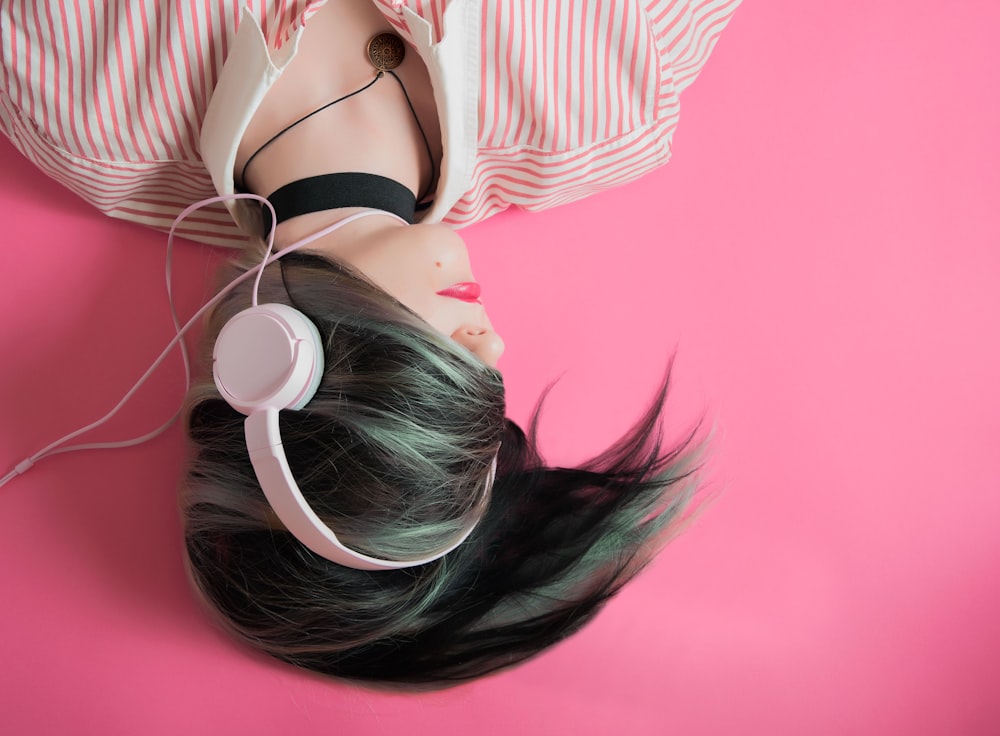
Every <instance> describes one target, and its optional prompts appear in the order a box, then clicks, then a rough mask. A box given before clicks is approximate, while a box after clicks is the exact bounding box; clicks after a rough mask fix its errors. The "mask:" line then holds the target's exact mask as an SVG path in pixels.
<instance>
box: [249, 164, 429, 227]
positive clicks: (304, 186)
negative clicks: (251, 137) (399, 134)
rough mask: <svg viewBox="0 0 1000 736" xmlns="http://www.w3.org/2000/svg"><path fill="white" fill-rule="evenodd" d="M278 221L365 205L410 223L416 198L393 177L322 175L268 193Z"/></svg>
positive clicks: (266, 212)
mask: <svg viewBox="0 0 1000 736" xmlns="http://www.w3.org/2000/svg"><path fill="white" fill-rule="evenodd" d="M267 199H268V201H270V203H271V205H272V206H273V207H274V211H275V213H276V214H277V217H278V222H279V223H282V222H284V221H285V220H290V219H292V218H293V217H298V216H299V215H308V214H309V213H310V212H321V211H323V210H333V209H338V208H340V207H366V208H369V209H375V210H384V211H385V212H391V213H392V214H394V215H396V216H397V217H400V218H402V219H403V220H405V221H406V222H408V223H409V224H411V225H412V224H413V222H414V220H415V217H414V215H415V213H416V206H417V198H416V197H415V196H414V195H413V192H411V191H410V190H409V189H407V188H406V187H405V186H403V185H402V184H400V183H399V182H398V181H396V180H394V179H389V178H387V177H384V176H379V175H378V174H365V173H362V172H358V171H339V172H336V173H333V174H320V175H319V176H310V177H307V178H305V179H298V180H297V181H293V182H289V183H288V184H285V185H284V186H283V187H280V188H279V189H278V190H277V191H275V192H273V193H272V194H270V195H268V197H267ZM269 215H270V211H269V210H268V209H267V208H266V207H265V208H264V219H265V223H264V225H265V227H264V231H265V232H267V231H268V230H269V229H270V223H269V222H266V220H268V219H269Z"/></svg>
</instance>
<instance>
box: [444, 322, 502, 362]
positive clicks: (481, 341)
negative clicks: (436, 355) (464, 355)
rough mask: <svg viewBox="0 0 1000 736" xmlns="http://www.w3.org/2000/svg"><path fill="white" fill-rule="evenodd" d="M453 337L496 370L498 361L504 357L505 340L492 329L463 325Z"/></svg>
mask: <svg viewBox="0 0 1000 736" xmlns="http://www.w3.org/2000/svg"><path fill="white" fill-rule="evenodd" d="M451 337H452V339H453V340H454V341H455V342H457V343H458V344H459V345H461V346H462V347H464V348H466V349H467V350H470V351H471V352H472V353H473V354H474V355H475V356H476V357H478V358H479V359H480V360H481V361H483V362H484V363H485V364H486V365H488V366H489V367H490V368H496V367H497V361H499V360H500V356H501V355H503V351H504V344H503V339H501V337H500V335H498V334H497V333H496V332H495V331H494V330H493V329H492V328H490V327H480V326H478V325H462V326H461V327H459V328H458V329H457V330H455V331H454V332H453V333H452V335H451Z"/></svg>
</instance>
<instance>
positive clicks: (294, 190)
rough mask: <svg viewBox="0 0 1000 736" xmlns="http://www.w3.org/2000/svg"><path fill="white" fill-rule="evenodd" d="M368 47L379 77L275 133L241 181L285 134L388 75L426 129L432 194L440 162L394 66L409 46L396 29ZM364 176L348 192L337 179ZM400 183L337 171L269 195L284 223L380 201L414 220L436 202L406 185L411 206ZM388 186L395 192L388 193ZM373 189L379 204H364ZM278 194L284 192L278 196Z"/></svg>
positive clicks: (344, 180)
mask: <svg viewBox="0 0 1000 736" xmlns="http://www.w3.org/2000/svg"><path fill="white" fill-rule="evenodd" d="M367 52H368V60H369V61H370V62H371V63H372V66H374V67H375V69H376V73H375V78H374V79H372V80H371V81H370V82H368V83H367V84H365V85H364V86H363V87H360V88H358V89H356V90H354V91H353V92H349V93H348V94H346V95H344V96H343V97H338V98H337V99H335V100H333V101H332V102H328V103H326V104H325V105H323V106H321V107H318V108H316V109H315V110H313V111H312V112H309V113H307V114H305V115H303V116H302V117H301V118H299V119H298V120H296V121H294V122H293V123H291V124H290V125H287V126H285V127H284V128H282V129H281V130H279V131H278V132H277V133H275V134H274V135H273V136H271V137H270V138H269V139H268V140H267V141H265V142H264V144H263V145H262V146H261V147H260V148H258V149H257V150H256V151H254V152H253V153H252V154H250V157H249V158H248V159H247V160H246V162H245V163H244V164H243V168H242V169H241V170H240V176H239V181H240V182H241V184H245V182H246V172H247V167H249V166H250V164H251V162H252V161H253V160H254V159H255V158H256V157H257V156H258V155H259V154H260V153H261V152H262V151H263V150H264V149H266V148H267V147H268V146H270V145H271V144H272V143H274V142H275V141H276V140H278V138H280V137H281V136H283V135H284V134H285V133H287V132H288V131H289V130H291V129H292V128H294V127H295V126H296V125H298V124H299V123H302V122H304V121H305V120H308V119H309V118H311V117H312V116H313V115H316V114H318V113H320V112H322V111H323V110H326V109H327V108H330V107H333V106H334V105H336V104H338V103H340V102H343V101H344V100H347V99H350V98H351V97H354V96H355V95H358V94H361V93H362V92H364V91H365V90H366V89H368V88H370V87H371V86H373V85H374V84H375V83H376V82H377V81H378V80H380V79H382V77H384V76H385V75H386V74H388V75H390V76H392V78H393V79H395V80H396V82H397V84H399V88H400V89H401V90H402V91H403V97H404V98H405V99H406V105H407V107H409V109H410V114H411V115H412V116H413V120H414V122H415V123H416V124H417V129H418V130H419V131H420V137H421V138H422V139H423V142H424V148H425V150H426V151H427V158H428V159H429V160H430V164H431V176H430V180H429V182H428V184H427V190H425V191H424V192H423V194H421V196H420V197H419V199H421V200H423V199H424V198H425V197H426V196H427V193H428V192H429V191H430V187H431V186H433V185H434V181H435V179H436V178H437V167H436V166H435V165H434V154H433V153H432V152H431V144H430V142H429V141H428V140H427V134H426V133H425V132H424V126H423V125H421V124H420V118H419V117H418V116H417V111H416V110H415V109H414V107H413V102H412V101H411V100H410V95H409V94H408V93H407V91H406V85H404V84H403V80H401V79H400V78H399V77H398V76H397V75H396V73H395V72H394V71H392V70H393V69H395V68H396V67H398V66H399V65H400V64H402V63H403V58H404V57H405V56H406V46H405V44H404V43H403V40H402V39H401V38H400V37H399V36H397V35H396V34H394V33H380V34H378V35H377V36H375V37H374V38H372V39H371V40H370V41H369V42H368V49H367ZM362 179H365V180H367V185H368V186H367V187H360V188H359V187H357V186H355V187H351V188H350V189H349V190H348V191H347V192H344V191H343V190H342V189H341V187H338V186H335V185H334V184H333V183H334V182H339V183H340V184H350V183H353V184H355V185H358V184H359V183H360V182H361V181H362ZM400 188H401V189H404V190H406V188H405V187H403V185H401V184H399V183H398V182H395V181H393V180H392V179H386V178H385V177H380V176H376V175H374V174H364V173H358V172H352V173H350V174H346V173H336V174H327V175H320V176H316V177H309V178H307V179H299V180H297V181H294V182H291V183H289V184H286V185H285V186H283V187H281V188H280V189H279V190H278V191H277V192H274V193H272V194H271V195H269V197H268V199H272V204H273V205H274V206H275V210H276V211H278V212H277V214H278V222H283V221H284V220H287V219H290V218H291V217H296V216H297V215H300V214H307V213H309V212H317V211H320V210H324V209H335V208H337V207H363V206H375V205H377V204H382V205H383V206H375V208H376V209H388V210H389V211H390V212H395V213H396V214H398V215H400V216H401V217H403V219H406V220H408V221H409V222H413V213H414V212H415V210H417V209H425V208H426V207H428V206H430V205H429V204H423V205H418V204H417V203H416V199H417V198H415V197H413V196H412V192H409V190H406V194H409V195H410V198H412V199H413V203H412V205H411V204H410V203H409V202H407V201H406V200H407V197H406V195H405V194H401V193H400V192H399V191H398V190H399V189H400ZM387 190H392V191H391V192H387ZM371 191H376V192H377V194H376V196H375V198H374V202H373V204H370V205H366V204H364V203H365V202H368V201H369V200H372V197H371V196H369V193H370V192H371ZM383 192H385V193H383ZM275 195H278V196H277V197H275ZM273 199H277V200H279V201H277V202H275V201H273ZM386 205H387V206H386ZM279 207H280V209H279ZM407 210H409V212H407ZM407 215H408V216H407Z"/></svg>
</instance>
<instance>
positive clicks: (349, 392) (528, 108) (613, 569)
mask: <svg viewBox="0 0 1000 736" xmlns="http://www.w3.org/2000/svg"><path fill="white" fill-rule="evenodd" d="M735 5H736V2H725V1H724V0H718V1H715V2H711V1H710V2H707V3H704V4H695V3H691V2H662V3H650V4H649V5H648V7H647V6H646V5H643V4H641V3H633V2H616V3H610V4H608V3H594V4H593V7H591V5H590V4H583V3H581V4H569V3H567V4H559V3H553V4H544V3H538V4H534V3H518V2H510V3H508V2H499V1H498V2H490V3H486V4H485V5H483V4H481V3H477V2H463V1H461V0H456V1H454V2H450V3H449V2H443V1H442V2H436V3H434V2H431V3H421V2H412V3H405V2H374V3H373V2H370V1H369V0H351V1H350V2H333V1H331V2H327V3H323V2H286V3H279V4H276V5H274V6H268V7H265V8H263V9H261V10H260V11H258V12H256V13H255V12H250V11H246V10H245V11H243V13H242V15H241V16H239V17H238V18H237V16H236V10H237V9H236V7H235V5H231V4H226V7H224V8H222V9H221V10H220V9H219V8H217V7H213V8H211V9H209V8H204V9H196V10H195V12H194V13H193V14H192V11H191V9H190V8H189V7H188V6H187V5H185V4H182V3H178V4H176V5H172V4H169V3H168V4H164V3H160V4H159V5H158V6H157V8H155V9H154V8H147V7H145V6H141V5H140V6H136V5H135V4H134V3H129V2H124V1H123V2H121V3H119V4H118V5H112V7H110V8H108V9H107V11H106V13H105V14H104V15H102V16H100V17H96V18H92V17H89V16H88V15H87V12H88V11H87V9H85V8H77V9H76V15H72V16H71V17H67V16H66V14H65V13H64V12H61V11H62V10H65V9H61V8H54V9H51V10H49V9H46V8H40V9H35V10H30V9H25V8H23V7H21V8H17V9H15V8H11V7H8V8H6V9H4V11H3V12H4V17H3V24H4V25H3V31H4V36H5V38H6V37H7V36H8V35H9V37H10V38H11V43H9V44H8V43H6V42H5V43H4V53H5V54H6V58H5V65H4V71H5V75H6V76H5V85H4V88H5V90H6V92H5V95H4V96H3V97H2V98H0V122H2V123H3V126H4V129H5V131H6V132H7V133H8V135H9V136H10V137H11V139H12V140H13V141H14V142H15V144H16V145H18V146H19V147H20V148H21V150H22V151H24V152H25V154H26V155H28V156H29V157H31V158H32V159H33V160H34V161H36V163H38V165H39V166H41V167H42V168H43V169H45V170H46V171H47V172H49V173H50V174H52V175H53V176H54V177H56V178H58V179H59V180H60V181H62V182H63V183H65V184H66V185H67V186H70V187H71V188H73V189H74V190H75V191H77V192H78V193H80V194H82V195H83V196H85V197H86V198H87V199H88V200H89V201H91V202H93V203H94V204H96V205H98V206H99V207H101V208H102V209H103V210H104V211H106V212H108V213H109V214H113V215H117V216H123V217H127V218H130V219H135V220H139V221H142V222H146V223H148V224H151V225H153V226H157V227H161V228H163V227H165V226H167V225H168V224H169V223H170V222H171V221H172V220H173V217H174V216H175V215H176V212H177V211H178V210H179V209H180V208H181V207H182V206H184V205H187V204H189V203H190V202H192V201H195V200H198V199H201V198H204V197H205V196H207V195H209V194H211V193H213V192H214V191H218V192H219V193H220V194H223V195H230V194H232V193H234V192H236V191H237V190H238V189H242V190H245V191H249V192H254V193H256V194H259V195H264V196H267V197H268V199H269V200H271V202H272V203H273V204H274V205H275V207H276V210H277V216H276V224H275V226H274V232H275V242H276V244H277V247H278V248H281V247H283V246H287V245H289V244H294V243H297V242H300V241H301V240H302V239H303V238H304V237H306V236H309V235H311V234H313V233H316V232H318V231H321V230H323V229H325V228H327V227H336V228H337V229H336V230H334V231H332V232H330V233H329V234H328V235H326V236H324V237H322V238H320V239H318V240H316V241H314V242H311V243H310V244H309V245H308V250H306V249H303V250H302V251H300V252H297V253H295V254H292V255H289V256H285V257H284V258H282V259H280V260H278V261H277V262H276V263H274V264H272V265H270V266H268V267H267V268H265V269H264V270H263V273H262V276H261V282H260V285H259V295H260V297H261V300H262V301H265V302H270V303H277V304H284V305H290V306H293V307H295V308H296V309H297V310H299V311H300V312H302V313H304V314H305V315H307V316H308V318H309V320H311V322H312V323H313V324H314V325H315V327H316V329H317V330H318V335H319V343H320V344H322V346H323V351H322V352H323V359H322V363H321V368H320V370H321V372H322V376H321V377H320V378H319V380H318V386H317V387H316V394H315V396H314V397H313V398H311V399H309V400H308V401H307V402H304V406H303V407H302V408H303V410H302V411H282V412H281V413H280V421H279V420H278V419H276V420H275V427H276V428H275V429H274V431H275V433H277V432H279V431H280V436H281V443H280V444H281V445H282V446H283V448H284V449H283V454H284V455H285V456H287V463H288V466H289V468H290V474H291V476H292V478H293V479H294V483H297V485H298V487H299V488H301V494H302V496H303V497H304V499H305V501H304V502H303V503H304V504H305V505H306V506H308V508H310V509H311V510H312V511H314V512H315V514H316V516H317V518H318V519H319V523H320V525H321V526H324V527H325V528H327V529H328V530H329V531H330V533H331V534H335V536H336V537H339V540H340V542H342V543H343V546H344V547H345V548H346V549H347V550H348V551H349V553H351V554H355V555H357V556H367V558H368V559H375V560H376V561H379V560H380V561H389V562H396V563H399V565H398V566H397V568H398V569H389V570H384V569H383V570H375V571H373V570H372V569H371V568H367V569H358V568H357V567H356V566H353V565H349V564H344V563H343V562H342V561H341V562H338V561H334V560H333V559H332V557H329V556H327V557H324V556H323V555H321V554H317V553H316V552H315V551H314V548H313V547H311V546H309V544H307V543H306V542H305V541H303V539H302V537H301V536H300V535H298V534H297V533H296V534H293V533H290V532H289V529H291V528H293V527H291V526H290V525H289V523H287V521H286V519H285V517H284V516H283V515H282V513H281V512H280V510H278V509H277V508H276V506H275V504H274V503H273V502H271V503H269V502H268V499H269V498H270V495H269V494H268V495H267V496H265V493H267V489H266V488H265V489H264V491H263V492H262V488H261V486H262V484H264V485H265V486H266V483H265V482H264V481H261V479H260V472H259V471H257V472H255V467H254V466H255V460H253V459H252V457H251V456H252V455H253V453H252V452H250V451H248V446H247V439H246V435H245V432H244V417H243V415H242V414H241V413H240V412H239V411H237V410H236V409H234V408H233V407H232V406H231V405H230V404H229V403H227V402H226V401H224V400H223V399H222V398H221V397H220V394H219V390H218V387H217V385H215V384H213V383H211V382H207V383H204V384H202V385H200V386H197V387H196V388H195V389H193V390H192V392H191V394H190V396H189V399H188V417H189V421H188V427H189V434H190V437H191V439H192V441H193V444H194V458H193V460H192V463H191V467H190V470H189V472H188V475H187V478H186V480H185V482H184V487H183V489H182V507H183V511H184V517H185V536H186V550H187V554H188V565H189V570H190V573H191V576H192V579H193V581H194V583H195V585H196V588H197V590H198V591H199V593H200V594H201V595H202V597H203V598H204V599H205V601H206V602H207V604H208V605H209V607H210V608H211V610H213V611H215V612H216V613H217V614H218V616H219V617H220V620H221V621H222V622H223V623H224V625H226V626H227V628H229V629H230V630H231V631H233V632H234V633H236V634H237V635H238V636H240V637H241V638H243V639H244V640H246V641H248V642H249V643H251V645H253V646H256V647H259V648H261V649H263V650H265V651H267V652H269V653H271V654H273V655H275V656H277V657H279V658H281V659H284V660H286V661H289V662H292V663H294V664H297V665H300V666H303V667H306V668H309V669H312V670H315V671H318V672H322V673H325V674H330V675H334V676H339V677H345V678H351V679H356V680H363V681H368V682H374V683H382V684H393V685H409V686H420V687H439V686H446V685H449V684H455V683H458V682H462V681H465V680H469V679H472V678H475V677H479V676H482V675H484V674H488V673H490V672H493V671H496V670H500V669H503V668H506V667H509V666H511V665H513V664H516V663H518V662H520V661H523V660H525V659H527V658H528V657H530V656H532V655H534V654H536V653H538V652H539V651H541V650H543V649H544V648H545V647H547V646H549V645H551V644H553V643H555V642H557V641H559V640H561V639H562V638H564V637H566V636H568V635H569V634H571V633H573V632H574V631H576V630H577V629H578V628H579V627H580V626H582V625H583V624H584V623H586V621H588V620H589V619H590V618H591V617H592V616H593V615H594V614H595V613H596V612H597V610H599V608H600V606H601V605H602V604H603V603H604V602H605V601H607V600H608V599H609V598H610V597H611V596H612V595H614V593H615V592H616V591H617V590H618V589H620V587H621V586H622V585H623V584H624V583H625V582H627V581H628V580H629V579H630V578H631V577H632V576H634V575H635V574H636V572H638V570H639V569H641V567H642V566H643V565H644V564H645V563H646V562H647V561H648V560H649V559H650V557H651V555H652V553H653V551H654V550H655V549H656V548H657V546H658V545H660V544H662V542H663V540H664V537H665V535H666V534H668V533H669V530H670V529H672V528H673V522H674V521H675V520H676V519H677V517H678V514H679V513H680V512H681V511H682V510H683V508H684V507H685V504H686V502H687V500H688V499H689V497H690V494H691V492H692V485H691V483H690V482H689V474H690V472H691V470H692V465H693V462H694V455H695V451H696V448H693V447H689V446H688V445H689V443H682V444H681V445H680V446H679V447H677V448H673V449H666V448H663V447H661V446H660V443H659V432H658V426H659V417H660V411H661V406H662V403H663V400H664V398H665V393H666V382H664V385H663V387H662V388H661V390H660V392H659V393H658V394H657V396H656V399H655V401H654V402H653V404H652V407H651V408H650V410H649V411H648V412H647V414H646V416H645V417H644V418H643V419H642V420H641V421H640V422H639V423H638V424H637V426H636V427H635V428H633V430H632V431H630V432H629V433H628V434H627V435H626V436H625V437H624V438H623V439H622V440H621V441H620V442H619V443H617V444H616V445H615V446H614V447H612V448H611V449H609V450H608V451H607V452H605V453H603V454H602V455H600V456H599V457H597V458H595V459H594V460H592V461H591V462H589V463H586V464H584V465H583V466H582V467H581V468H578V469H560V468H548V467H546V466H545V464H544V462H543V461H542V459H541V457H540V455H539V453H538V451H537V449H536V447H535V444H534V440H533V434H534V433H533V432H532V433H530V435H529V436H526V435H525V434H524V433H523V432H522V431H521V430H520V429H519V428H518V427H517V426H516V425H514V424H513V423H511V422H509V421H507V420H505V419H504V401H503V387H502V383H501V379H500V376H499V374H498V373H497V371H496V363H497V360H498V359H499V357H500V354H501V352H502V350H503V343H502V340H500V338H499V336H497V335H496V333H495V332H494V330H493V328H492V325H491V324H490V322H489V320H488V317H487V315H486V313H485V311H484V310H483V308H482V305H481V304H480V303H479V302H478V293H477V287H476V285H475V282H474V280H473V278H472V273H471V267H470V264H469V261H468V255H467V253H466V251H465V249H464V246H463V244H462V243H461V240H460V239H459V238H458V236H457V235H456V234H455V232H454V230H453V228H456V227H460V226H463V225H467V224H470V223H473V222H477V221H479V220H481V219H483V218H485V217H487V216H489V215H491V214H493V213H495V212H497V211H500V210H502V209H504V208H506V207H508V206H510V205H516V206H520V207H525V208H529V209H534V208H542V207H547V206H551V205H554V204H558V203H560V202H564V201H569V200H572V199H575V198H579V197H581V196H585V195H587V194H590V193H593V192H595V191H598V190H600V189H603V188H607V187H610V186H614V185H616V184H619V183H622V182H624V181H628V180H630V179H632V178H635V177H636V176H639V175H641V174H642V173H644V172H646V171H648V170H650V169H651V168H653V167H655V166H657V165H660V164H662V163H664V162H665V161H666V160H667V158H668V157H669V143H670V137H671V135H672V131H673V128H674V127H675V125H676V122H677V95H678V93H679V92H680V90H681V89H683V87H685V86H686V85H687V84H689V83H690V82H691V81H692V80H693V78H694V76H695V75H696V73H697V71H698V70H699V69H700V67H701V65H702V64H703V63H704V61H705V59H706V57H707V55H708V53H709V51H710V49H711V47H712V45H713V44H714V41H715V38H716V37H717V35H718V33H719V32H720V31H721V29H722V28H723V27H724V25H725V23H726V21H727V19H728V17H729V15H730V14H731V13H732V11H733V9H734V8H735ZM24 13H37V14H38V16H39V17H37V18H30V19H29V18H27V17H25V16H24V15H23V14H24ZM41 16H45V17H44V18H43V17H41ZM49 16H51V17H49ZM237 29H238V30H237ZM396 38H398V39H399V41H400V42H401V43H400V42H397V41H396V40H395V39H396ZM72 59H87V60H88V61H87V62H85V68H84V69H83V70H81V69H79V68H77V65H76V62H73V61H71V60H72ZM223 60H224V64H223ZM46 64H47V65H48V66H47V68H49V69H52V70H58V73H55V72H53V74H52V77H53V78H56V79H57V80H58V81H55V82H53V83H51V84H47V85H39V84H38V83H37V77H38V76H45V75H44V74H41V75H39V69H40V68H41V67H43V66H45V65H46ZM81 95H82V98H83V99H89V100H93V102H92V103H91V104H88V105H80V104H73V102H72V101H73V100H77V99H80V98H81ZM227 205H228V206H229V207H230V211H231V213H232V215H233V217H232V220H230V218H229V217H228V215H226V214H225V213H224V212H218V211H217V212H212V211H208V210H206V213H207V214H205V215H203V216H199V218H198V219H194V218H192V219H189V220H188V221H187V223H186V224H185V225H183V226H182V227H184V229H183V232H184V234H186V235H188V236H190V237H194V238H196V239H199V240H202V241H204V242H211V243H232V242H234V240H235V238H236V237H238V236H237V235H236V233H235V232H234V228H233V226H232V224H231V222H232V221H235V222H238V223H239V225H240V227H241V228H242V230H243V233H244V235H243V236H240V237H243V238H244V239H246V238H247V237H249V239H250V245H249V247H247V248H245V249H244V252H243V254H242V256H241V258H240V260H239V261H238V262H237V263H236V264H235V265H234V266H233V267H232V268H231V269H230V273H227V274H226V278H227V279H228V278H232V277H233V276H235V275H237V274H239V273H241V272H244V271H245V270H246V269H248V268H252V267H254V266H257V265H259V264H260V261H261V255H260V254H261V253H262V252H263V250H264V246H263V240H262V237H261V236H262V235H263V234H264V233H266V232H268V230H269V229H270V227H271V222H270V216H268V217H267V218H263V217H262V214H261V210H259V209H255V208H249V207H247V206H246V205H245V202H243V201H240V203H238V204H234V202H233V201H230V202H227ZM372 212H388V213H389V214H374V215H372V214H371V213H372ZM418 213H420V214H419V215H418ZM356 214H358V215H365V216H364V217H363V218H362V219H358V220H350V219H349V218H350V217H351V216H352V215H356ZM411 221H412V222H414V223H415V224H409V222H411ZM255 288H257V287H252V286H250V285H249V282H246V283H244V284H241V285H240V286H238V287H236V288H235V289H234V290H233V291H232V292H231V293H230V294H229V295H227V297H226V298H225V299H224V300H223V301H222V302H220V304H219V306H218V307H217V308H216V309H215V311H214V312H213V314H212V317H211V320H210V323H209V326H208V329H207V331H206V332H207V334H206V345H207V346H208V347H216V348H217V347H218V344H219V343H221V342H222V338H220V333H221V334H223V335H224V334H225V332H224V329H228V327H227V325H228V324H229V323H230V320H232V319H233V318H234V317H235V316H236V315H237V314H238V313H239V312H240V311H241V310H243V309H244V308H245V307H246V306H247V305H248V304H249V303H250V302H251V294H252V293H254V289H255ZM276 416H277V414H276ZM279 424H280V428H278V425H279ZM444 551H446V553H445V552H444ZM428 558H433V560H432V561H429V562H428V561H426V560H427V559H428ZM414 561H421V562H423V564H416V563H415V562H414Z"/></svg>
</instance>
